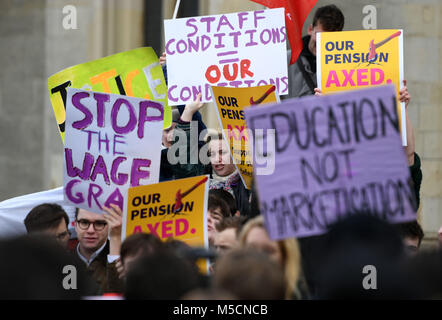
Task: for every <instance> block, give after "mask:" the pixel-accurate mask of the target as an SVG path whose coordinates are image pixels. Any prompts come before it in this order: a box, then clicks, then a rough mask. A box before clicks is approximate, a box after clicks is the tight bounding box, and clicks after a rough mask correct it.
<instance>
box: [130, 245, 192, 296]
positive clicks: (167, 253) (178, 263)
mask: <svg viewBox="0 0 442 320" xmlns="http://www.w3.org/2000/svg"><path fill="white" fill-rule="evenodd" d="M199 281H200V277H199V273H198V269H197V268H196V266H194V265H192V264H191V263H189V262H188V261H187V260H186V259H185V258H181V257H179V256H178V255H177V254H176V253H175V252H174V251H173V250H161V251H158V252H154V253H153V254H152V255H149V256H145V257H142V258H140V259H138V260H137V261H136V262H135V264H134V266H133V267H132V268H131V269H130V270H129V272H128V274H127V279H126V288H125V292H124V296H125V298H126V299H128V300H140V299H143V300H176V299H180V298H181V297H182V296H183V295H185V294H186V293H188V292H190V291H191V290H194V289H197V288H199V287H200V282H199Z"/></svg>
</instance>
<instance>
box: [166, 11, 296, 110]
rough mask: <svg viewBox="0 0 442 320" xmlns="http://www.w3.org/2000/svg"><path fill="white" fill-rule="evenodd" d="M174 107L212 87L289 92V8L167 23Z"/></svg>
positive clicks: (206, 97) (206, 96) (208, 95)
mask: <svg viewBox="0 0 442 320" xmlns="http://www.w3.org/2000/svg"><path fill="white" fill-rule="evenodd" d="M164 30H165V37H166V54H167V78H168V84H169V87H168V98H169V105H179V104H186V103H187V102H189V101H193V100H195V99H196V96H197V95H198V93H201V94H202V97H201V101H202V102H211V101H212V98H211V92H210V86H219V87H225V86H228V87H252V86H253V87H255V86H262V85H267V84H274V85H275V86H276V89H277V90H278V92H279V94H281V95H284V94H287V93H288V77H287V53H286V38H287V35H286V29H285V22H284V8H277V9H269V10H261V11H250V12H237V13H230V14H222V15H213V16H202V17H192V18H182V19H173V20H165V21H164Z"/></svg>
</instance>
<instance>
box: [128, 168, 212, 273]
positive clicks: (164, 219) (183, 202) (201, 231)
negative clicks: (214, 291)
mask: <svg viewBox="0 0 442 320" xmlns="http://www.w3.org/2000/svg"><path fill="white" fill-rule="evenodd" d="M207 181H208V176H198V177H191V178H186V179H179V180H172V181H166V182H161V183H157V184H151V185H147V186H138V187H134V188H129V195H128V201H127V210H126V212H125V214H126V217H125V218H124V219H123V237H124V238H125V237H128V236H130V235H131V234H134V233H138V232H144V233H151V234H154V235H156V236H157V237H158V238H160V239H161V240H163V241H166V240H167V239H175V240H180V241H183V242H185V243H187V244H188V245H189V246H191V247H205V248H208V247H209V241H208V232H207V199H208V194H209V185H208V183H207ZM199 265H200V264H199ZM200 267H201V268H202V270H204V271H205V272H207V271H208V262H207V261H206V260H203V263H202V265H200Z"/></svg>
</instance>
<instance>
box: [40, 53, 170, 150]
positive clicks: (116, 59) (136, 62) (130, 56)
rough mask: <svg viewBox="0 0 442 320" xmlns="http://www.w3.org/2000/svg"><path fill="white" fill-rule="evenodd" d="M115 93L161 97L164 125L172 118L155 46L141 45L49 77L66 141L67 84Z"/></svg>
mask: <svg viewBox="0 0 442 320" xmlns="http://www.w3.org/2000/svg"><path fill="white" fill-rule="evenodd" d="M69 87H72V88H78V89H84V90H91V91H96V92H104V93H115V94H121V95H127V96H130V97H137V98H142V99H147V100H154V101H160V102H161V103H162V104H163V105H164V106H165V107H164V127H165V128H168V127H169V126H170V125H171V122H172V110H171V108H170V107H169V106H168V105H167V97H166V93H167V86H166V82H165V80H164V75H163V70H162V68H161V66H160V64H159V60H158V57H157V56H156V54H155V52H154V51H153V49H152V48H150V47H146V48H138V49H134V50H130V51H126V52H121V53H117V54H114V55H111V56H108V57H105V58H101V59H98V60H94V61H90V62H86V63H82V64H79V65H76V66H73V67H70V68H67V69H64V70H62V71H60V72H58V73H56V74H54V75H52V76H51V77H49V79H48V88H49V97H50V99H51V103H52V108H53V109H54V113H55V118H56V120H57V124H58V127H59V131H60V135H61V138H62V140H63V142H64V133H65V120H66V116H65V115H66V111H65V110H66V98H67V91H66V90H67V88H69Z"/></svg>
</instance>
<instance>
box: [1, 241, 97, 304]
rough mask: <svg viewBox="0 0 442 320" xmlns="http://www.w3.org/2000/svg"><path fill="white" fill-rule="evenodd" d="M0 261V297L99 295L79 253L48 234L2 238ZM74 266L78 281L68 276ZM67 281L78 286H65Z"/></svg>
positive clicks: (37, 297) (37, 298)
mask: <svg viewBox="0 0 442 320" xmlns="http://www.w3.org/2000/svg"><path fill="white" fill-rule="evenodd" d="M0 261H2V263H1V264H0V299H1V300H4V299H13V300H16V299H20V300H21V299H29V300H41V299H51V300H52V299H57V300H58V299H63V300H64V299H81V298H82V297H84V296H88V295H96V292H97V289H98V288H97V286H96V284H95V282H94V281H93V280H92V279H91V278H90V277H89V275H88V273H87V271H86V265H85V264H84V263H83V262H82V261H81V260H79V259H78V258H77V255H73V254H71V253H70V252H68V251H67V250H65V249H64V248H62V247H61V246H60V245H59V244H57V243H55V242H54V241H53V239H52V238H50V237H48V236H44V235H25V236H22V237H19V238H11V239H7V240H1V241H0ZM74 270H75V274H76V281H75V280H73V279H74V278H73V277H72V278H69V276H70V275H71V276H72V274H73V273H74ZM74 281H75V282H74ZM66 285H68V286H72V289H74V288H75V290H69V288H65V286H66ZM74 285H75V287H73V286H74Z"/></svg>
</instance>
